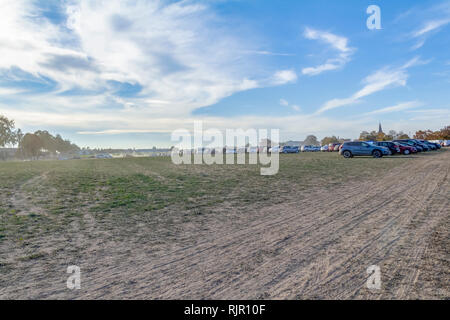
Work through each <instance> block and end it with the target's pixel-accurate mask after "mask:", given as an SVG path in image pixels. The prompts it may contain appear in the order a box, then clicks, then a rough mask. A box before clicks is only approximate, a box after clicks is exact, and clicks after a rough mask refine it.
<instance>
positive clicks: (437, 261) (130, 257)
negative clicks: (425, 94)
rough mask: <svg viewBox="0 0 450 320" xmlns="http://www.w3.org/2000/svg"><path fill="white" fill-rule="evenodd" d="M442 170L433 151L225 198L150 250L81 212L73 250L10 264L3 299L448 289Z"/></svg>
mask: <svg viewBox="0 0 450 320" xmlns="http://www.w3.org/2000/svg"><path fill="white" fill-rule="evenodd" d="M349 161H352V160H351V159H350V160H349ZM374 161H376V160H374ZM449 171H450V152H442V153H440V154H435V155H433V156H427V157H421V158H414V159H411V161H409V162H408V164H407V165H404V166H401V167H395V168H393V169H390V170H388V171H385V172H383V173H382V174H381V175H379V176H378V177H376V178H369V179H365V180H363V181H360V180H358V181H356V182H351V181H350V182H347V183H345V184H342V185H340V186H339V188H337V189H334V190H333V191H332V192H331V191H330V189H324V188H313V189H311V190H309V191H302V194H301V195H300V194H299V193H298V192H292V193H291V194H289V197H290V200H288V201H284V202H283V203H281V204H276V205H267V206H265V207H263V208H260V207H256V206H255V208H254V209H247V208H246V209H245V210H247V211H248V212H246V214H239V210H240V208H238V207H236V206H233V205H231V204H227V203H224V204H221V205H220V206H218V207H216V208H215V209H214V210H215V211H216V212H217V213H220V214H217V215H207V216H203V217H199V218H198V219H196V220H193V221H189V222H186V223H180V224H179V227H178V229H177V241H174V242H173V243H171V244H168V243H167V242H165V241H163V239H161V244H160V246H159V247H158V248H157V249H155V247H154V245H152V246H149V245H148V244H146V243H145V242H139V241H138V240H133V241H129V240H127V239H126V238H125V239H123V240H121V241H118V240H116V239H117V237H114V235H112V234H110V233H109V232H108V231H107V230H103V231H102V232H103V233H100V231H99V230H98V228H96V223H97V222H96V220H95V219H93V218H92V216H91V215H89V214H87V213H86V214H85V215H84V217H83V220H84V222H85V226H84V228H86V229H87V230H89V232H88V234H89V233H91V234H92V237H89V236H84V235H83V236H81V235H78V236H74V237H73V240H72V242H73V246H74V247H76V248H81V249H80V250H74V253H73V255H72V256H70V257H67V255H65V256H64V257H61V256H59V255H54V259H44V260H42V261H39V262H35V263H33V262H29V261H28V262H24V263H23V264H22V265H19V266H22V267H21V268H15V269H14V270H9V272H8V278H7V279H5V278H3V279H2V281H1V284H2V287H0V298H2V299H17V298H20V299H35V298H38V299H52V298H56V299H109V298H114V299H133V298H134V299H449V298H450V255H449V250H450V240H449V239H450V235H449V230H450V225H449V221H450V219H449V214H450V209H449V208H450V181H449ZM41 178H45V177H41ZM14 199H15V200H14V201H24V200H23V199H22V197H21V196H20V195H19V196H16V197H15V198H14ZM20 199H22V200H20ZM79 228H80V226H78V225H73V226H72V229H73V234H74V235H76V234H77V232H76V231H77V230H78V229H79ZM138 228H139V230H140V231H139V232H141V233H143V234H145V233H147V232H152V231H151V228H148V226H147V225H146V224H145V223H140V224H139V225H138ZM111 232H112V231H111ZM84 234H85V233H84ZM49 239H52V241H53V242H55V243H57V242H58V239H57V238H51V237H50V236H49V238H48V239H46V240H45V241H46V243H47V244H40V245H41V247H42V246H43V247H45V246H47V250H49V251H51V250H52V248H51V246H50V245H49V244H48V243H49ZM11 254H14V253H11ZM70 264H75V265H78V266H80V267H81V279H82V280H81V281H82V283H81V286H82V288H81V289H80V290H76V291H70V290H68V289H67V288H66V286H65V284H66V279H67V277H68V274H66V273H65V270H66V268H67V266H68V265H70ZM371 265H378V266H379V267H380V269H381V283H382V284H381V289H380V290H369V289H368V288H367V286H366V280H367V277H368V274H367V273H366V270H367V268H368V267H369V266H371Z"/></svg>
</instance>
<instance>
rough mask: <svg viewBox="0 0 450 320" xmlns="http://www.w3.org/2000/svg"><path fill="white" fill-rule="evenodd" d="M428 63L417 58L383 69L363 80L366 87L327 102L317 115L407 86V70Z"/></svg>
mask: <svg viewBox="0 0 450 320" xmlns="http://www.w3.org/2000/svg"><path fill="white" fill-rule="evenodd" d="M424 63H427V62H426V61H421V60H420V59H419V58H418V57H415V58H413V59H411V60H409V61H408V62H407V63H405V64H404V65H403V66H401V67H398V68H383V69H381V70H378V71H376V72H375V73H373V74H371V75H369V76H368V77H366V78H365V79H364V80H363V84H364V87H363V88H362V89H360V90H359V91H357V92H356V93H354V94H353V95H351V96H350V97H348V98H344V99H332V100H329V101H327V102H326V103H325V104H324V105H323V106H322V107H321V108H320V109H319V110H318V111H317V113H318V114H320V113H323V112H325V111H328V110H331V109H335V108H339V107H343V106H347V105H353V104H356V103H359V102H360V101H361V100H360V99H361V98H364V97H366V96H369V95H371V94H374V93H376V92H379V91H382V90H384V89H387V88H392V87H398V86H405V85H406V81H407V79H408V73H407V72H406V70H407V69H408V68H410V67H412V66H416V65H420V64H424Z"/></svg>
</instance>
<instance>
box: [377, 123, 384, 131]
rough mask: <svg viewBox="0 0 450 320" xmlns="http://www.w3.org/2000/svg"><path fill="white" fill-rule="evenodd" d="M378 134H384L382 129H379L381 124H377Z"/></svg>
mask: <svg viewBox="0 0 450 320" xmlns="http://www.w3.org/2000/svg"><path fill="white" fill-rule="evenodd" d="M378 133H384V132H383V129H382V128H381V122H380V123H379V124H378Z"/></svg>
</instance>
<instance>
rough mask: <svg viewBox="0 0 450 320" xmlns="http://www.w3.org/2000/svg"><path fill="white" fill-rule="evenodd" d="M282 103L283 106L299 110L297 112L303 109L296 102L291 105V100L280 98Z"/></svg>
mask: <svg viewBox="0 0 450 320" xmlns="http://www.w3.org/2000/svg"><path fill="white" fill-rule="evenodd" d="M280 105H281V106H283V107H290V108H291V109H292V110H294V111H297V112H299V111H300V110H301V108H300V107H299V106H298V105H296V104H293V105H291V104H290V103H289V101H287V100H285V99H280Z"/></svg>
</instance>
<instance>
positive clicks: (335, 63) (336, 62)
mask: <svg viewBox="0 0 450 320" xmlns="http://www.w3.org/2000/svg"><path fill="white" fill-rule="evenodd" d="M304 36H305V37H306V38H307V39H310V40H319V41H322V42H324V43H326V44H328V45H330V46H331V48H333V49H334V50H336V51H338V56H337V57H334V58H332V59H328V60H327V61H326V62H325V63H324V64H322V65H319V66H316V67H307V68H303V69H302V73H303V74H305V75H311V76H313V75H318V74H320V73H322V72H324V71H330V70H335V69H339V68H341V67H343V66H344V65H345V64H346V63H347V62H349V61H350V56H351V55H352V54H353V52H354V50H355V49H353V48H350V47H349V46H348V39H347V38H345V37H341V36H337V35H335V34H332V33H329V32H325V31H319V30H315V29H311V28H306V30H305V33H304Z"/></svg>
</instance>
